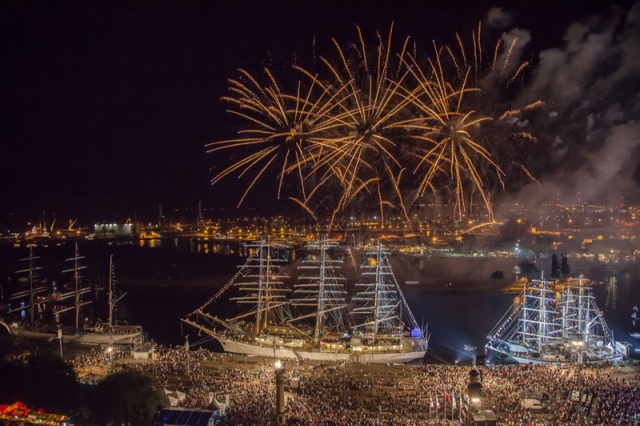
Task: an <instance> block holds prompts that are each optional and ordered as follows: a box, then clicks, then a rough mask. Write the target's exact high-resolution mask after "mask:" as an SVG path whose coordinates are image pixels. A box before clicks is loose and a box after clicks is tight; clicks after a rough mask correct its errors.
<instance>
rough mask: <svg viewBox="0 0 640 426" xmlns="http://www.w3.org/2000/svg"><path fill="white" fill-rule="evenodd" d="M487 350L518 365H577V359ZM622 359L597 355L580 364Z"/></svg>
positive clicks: (610, 355) (614, 356) (616, 355)
mask: <svg viewBox="0 0 640 426" xmlns="http://www.w3.org/2000/svg"><path fill="white" fill-rule="evenodd" d="M487 349H489V350H490V351H492V352H493V353H495V354H496V355H498V356H502V357H506V358H507V359H509V360H511V361H514V362H517V363H519V364H544V365H556V364H575V363H577V357H576V359H573V360H572V359H567V358H564V357H555V358H554V357H551V356H549V357H547V358H545V357H543V358H540V357H533V356H524V355H520V354H516V353H513V352H509V351H502V350H499V349H495V348H493V347H491V346H488V347H487ZM621 359H622V356H621V355H619V354H599V355H593V356H590V357H585V358H584V359H583V361H582V362H585V363H593V364H598V363H603V362H616V361H620V360H621Z"/></svg>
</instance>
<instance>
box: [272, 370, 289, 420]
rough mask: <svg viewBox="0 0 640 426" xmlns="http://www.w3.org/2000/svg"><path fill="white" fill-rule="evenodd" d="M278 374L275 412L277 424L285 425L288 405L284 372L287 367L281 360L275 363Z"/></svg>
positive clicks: (276, 373)
mask: <svg viewBox="0 0 640 426" xmlns="http://www.w3.org/2000/svg"><path fill="white" fill-rule="evenodd" d="M273 367H274V370H275V375H276V410H275V413H274V417H275V421H276V424H277V425H284V424H286V422H287V407H286V406H285V402H284V373H285V367H284V365H283V364H282V362H281V361H280V360H276V362H274V363H273Z"/></svg>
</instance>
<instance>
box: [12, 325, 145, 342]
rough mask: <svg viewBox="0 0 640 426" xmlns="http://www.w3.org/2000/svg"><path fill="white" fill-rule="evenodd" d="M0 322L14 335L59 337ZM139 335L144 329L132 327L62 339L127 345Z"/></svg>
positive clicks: (40, 338)
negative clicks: (113, 331)
mask: <svg viewBox="0 0 640 426" xmlns="http://www.w3.org/2000/svg"><path fill="white" fill-rule="evenodd" d="M0 324H1V325H3V326H4V327H5V328H6V329H7V331H8V332H9V334H10V335H12V336H14V337H21V338H24V339H33V340H47V341H53V340H56V339H58V335H57V333H56V332H47V331H35V330H29V329H26V328H22V327H16V326H14V325H10V324H5V323H0ZM139 337H142V330H141V329H139V328H136V327H131V328H130V329H124V330H122V331H116V332H115V333H78V334H63V335H62V341H63V342H64V343H82V344H86V345H103V344H104V345H127V344H133V343H134V341H135V340H136V339H137V338H139Z"/></svg>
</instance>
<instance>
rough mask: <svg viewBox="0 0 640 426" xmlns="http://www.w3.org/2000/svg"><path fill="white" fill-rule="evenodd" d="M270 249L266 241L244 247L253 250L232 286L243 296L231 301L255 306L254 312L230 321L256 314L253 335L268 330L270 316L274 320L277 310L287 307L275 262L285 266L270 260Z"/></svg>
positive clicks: (276, 259) (282, 260) (274, 259)
mask: <svg viewBox="0 0 640 426" xmlns="http://www.w3.org/2000/svg"><path fill="white" fill-rule="evenodd" d="M271 246H272V244H271V242H270V241H269V242H267V241H265V240H261V241H260V242H259V243H258V244H253V245H248V246H247V247H249V248H253V249H254V250H255V251H254V253H253V254H252V255H251V256H250V257H249V258H248V259H247V260H246V262H245V264H244V265H242V269H241V270H240V272H238V279H237V281H234V282H233V285H234V286H236V287H238V290H239V291H240V292H244V293H245V294H244V295H241V296H237V297H232V298H230V300H233V301H235V302H236V303H238V304H251V305H254V306H255V310H253V311H250V312H248V313H245V314H242V315H239V316H237V317H235V318H231V319H230V320H229V321H230V322H233V321H235V320H239V319H241V318H245V317H248V316H251V315H255V321H254V325H253V328H254V332H255V334H256V335H257V334H259V333H260V332H261V331H262V330H264V329H266V328H267V326H268V325H269V318H270V317H271V318H274V317H275V316H276V315H277V311H279V310H278V309H276V308H282V307H283V306H284V305H286V304H287V301H286V300H285V293H286V292H288V291H290V290H289V289H287V288H285V287H284V282H283V281H282V280H283V278H284V276H283V275H280V274H278V273H277V271H276V269H277V268H279V265H278V263H284V262H286V259H280V258H272V250H271V249H272V247H271ZM280 310H281V309H280Z"/></svg>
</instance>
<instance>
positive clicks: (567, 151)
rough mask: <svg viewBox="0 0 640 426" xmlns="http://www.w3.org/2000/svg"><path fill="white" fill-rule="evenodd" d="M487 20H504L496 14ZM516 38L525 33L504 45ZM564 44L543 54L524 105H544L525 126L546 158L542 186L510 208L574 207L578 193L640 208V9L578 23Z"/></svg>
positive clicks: (526, 190) (607, 13) (616, 9)
mask: <svg viewBox="0 0 640 426" xmlns="http://www.w3.org/2000/svg"><path fill="white" fill-rule="evenodd" d="M489 14H490V15H495V17H494V19H495V20H496V22H499V21H500V20H499V19H498V17H499V16H500V14H499V13H498V12H497V11H494V10H493V9H492V10H491V11H490V13H489ZM515 34H520V35H522V34H523V31H522V30H519V29H514V30H511V32H506V33H505V34H504V35H503V39H504V40H505V42H506V41H507V40H509V39H510V37H514V36H515ZM527 35H528V33H527ZM533 37H535V34H533ZM527 41H528V40H527ZM562 42H563V44H562V46H559V47H555V48H551V49H547V50H543V51H541V52H540V53H539V54H538V56H537V58H536V61H535V63H534V65H533V68H532V72H531V74H530V78H531V80H530V81H529V82H528V83H527V84H526V86H525V88H524V90H523V91H522V96H521V98H520V99H519V103H520V104H521V105H526V104H527V103H528V102H532V101H534V100H538V99H539V100H542V101H543V102H544V103H545V109H544V110H543V113H541V114H540V115H539V116H538V117H537V118H536V120H534V121H532V122H530V123H527V124H529V128H528V130H529V131H531V132H532V133H534V134H535V135H536V137H537V138H538V139H539V142H537V143H538V144H540V151H541V152H542V151H544V153H545V155H541V157H540V161H543V162H544V164H543V165H541V166H540V167H539V169H538V170H539V171H540V174H539V176H538V177H539V181H540V182H539V183H532V184H530V185H527V186H525V187H524V189H523V190H522V191H521V192H519V194H518V196H516V197H515V198H509V199H508V200H507V202H509V203H513V202H519V203H522V204H525V205H531V206H533V205H537V204H540V203H545V202H555V201H556V200H557V199H560V201H561V202H575V201H577V194H578V193H580V197H581V200H582V201H588V202H597V203H613V202H619V201H620V199H621V197H623V198H624V200H625V201H626V202H628V203H634V202H638V201H640V186H639V184H638V176H640V174H639V173H638V170H639V168H640V54H638V52H640V3H636V4H634V5H633V7H631V8H630V9H629V10H628V11H625V10H623V9H622V8H621V7H618V6H613V7H611V8H610V9H609V10H606V11H603V13H602V14H601V15H596V16H591V17H589V18H588V19H585V20H583V21H580V22H574V23H572V24H571V25H570V26H568V28H567V29H566V32H565V35H564V37H563V40H562Z"/></svg>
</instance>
